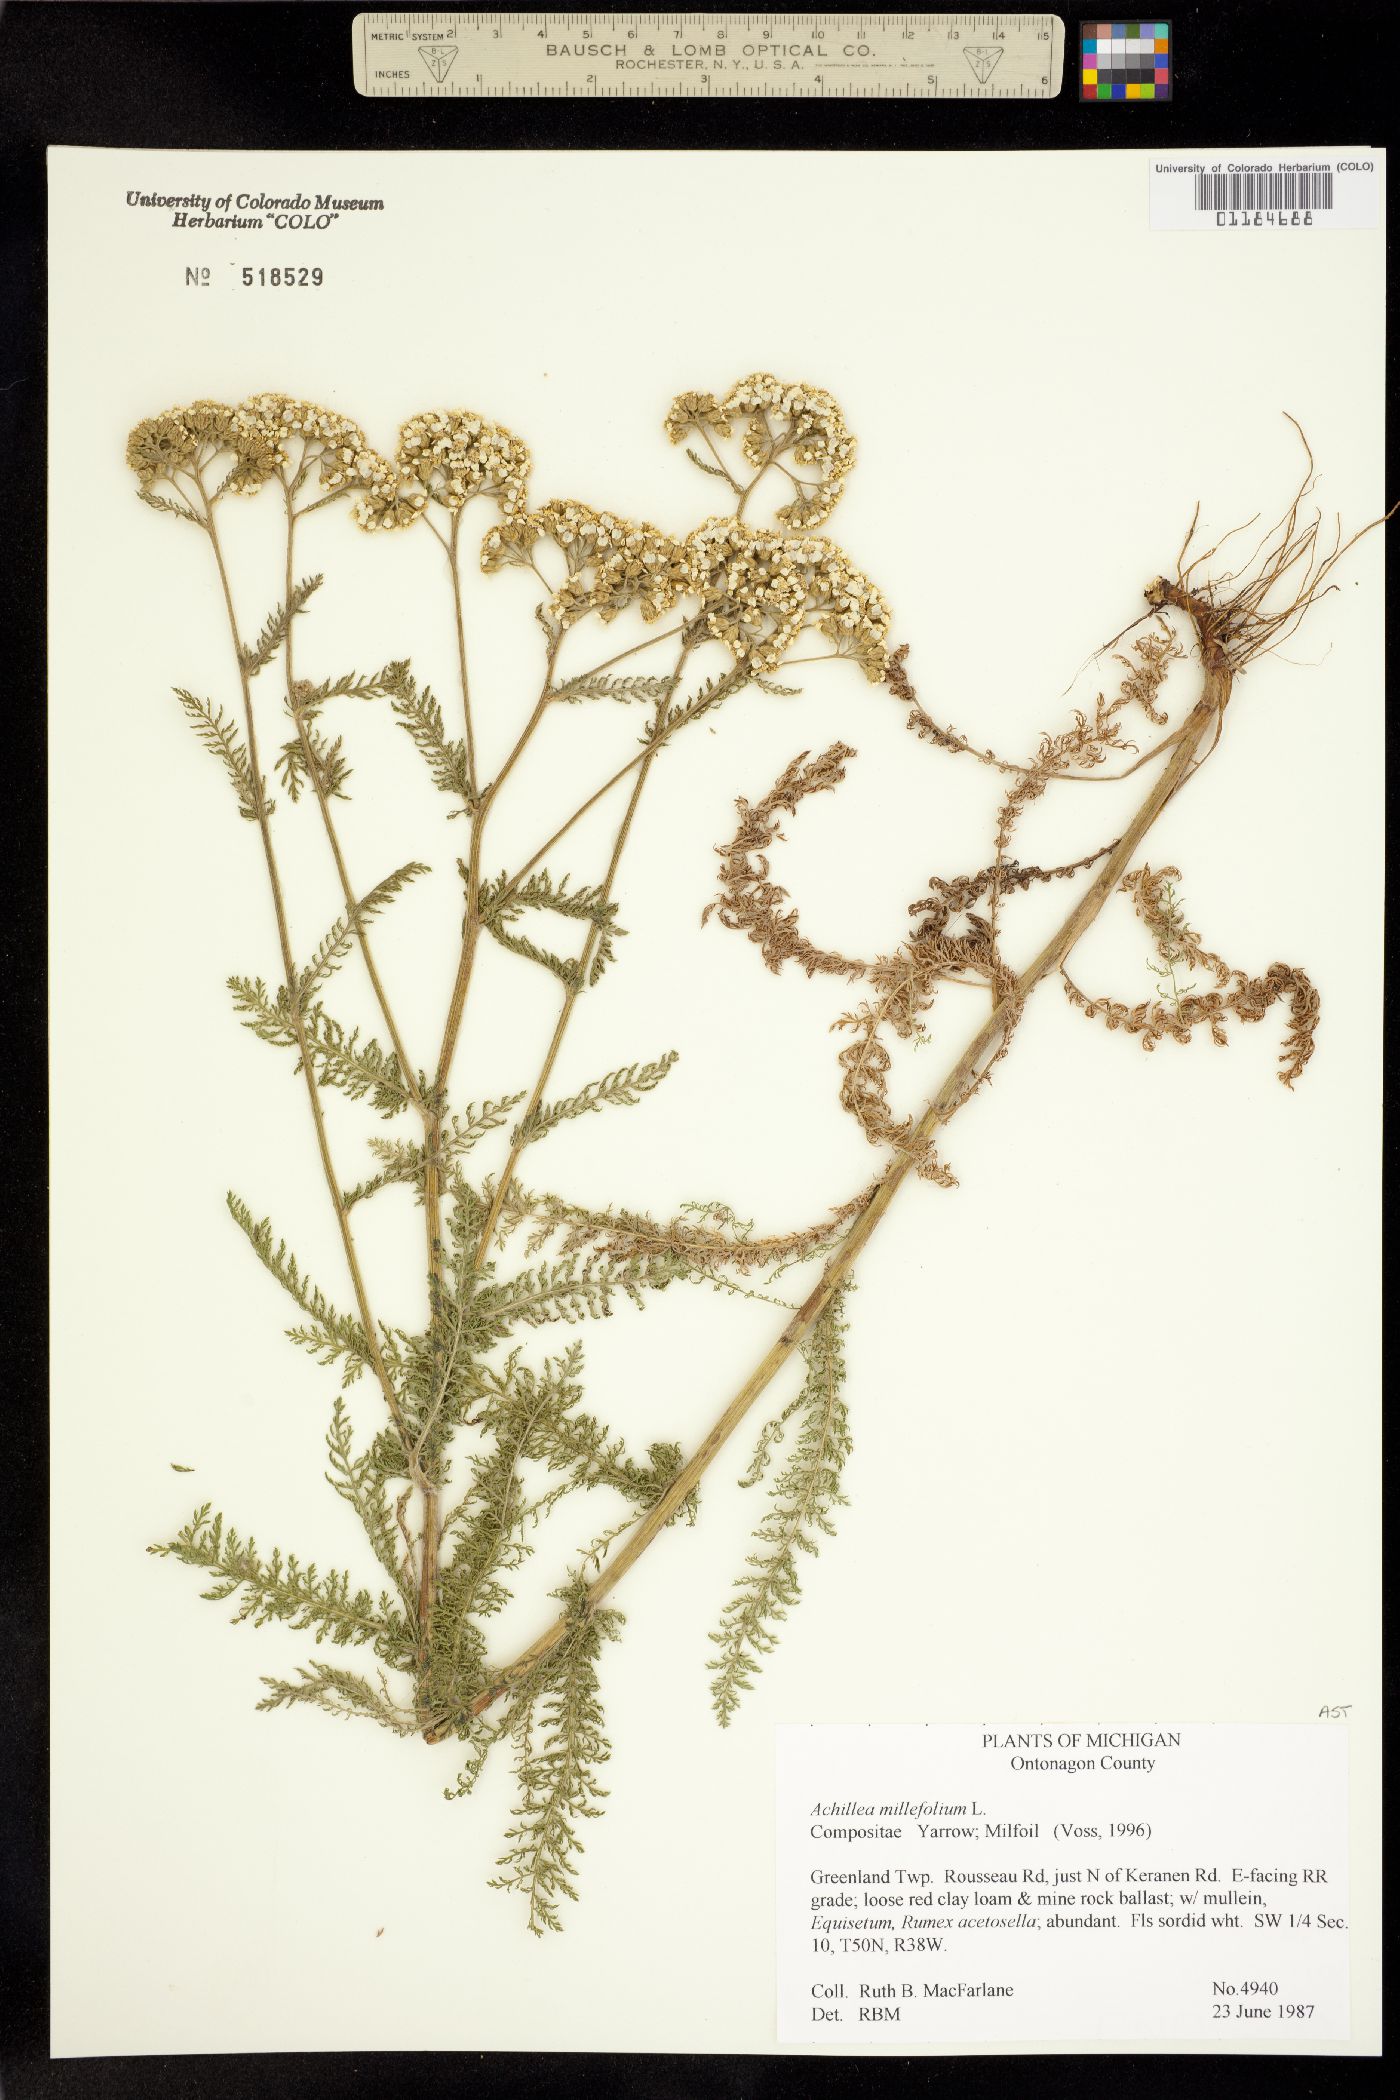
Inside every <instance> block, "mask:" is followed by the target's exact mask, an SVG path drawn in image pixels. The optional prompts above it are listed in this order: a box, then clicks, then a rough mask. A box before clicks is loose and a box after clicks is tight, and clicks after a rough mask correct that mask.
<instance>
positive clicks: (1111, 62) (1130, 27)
mask: <svg viewBox="0 0 1400 2100" xmlns="http://www.w3.org/2000/svg"><path fill="white" fill-rule="evenodd" d="M1079 47H1080V48H1079V61H1080V63H1079V99H1080V101H1081V102H1169V101H1170V100H1171V92H1172V25H1171V23H1170V22H1081V23H1080V25H1079Z"/></svg>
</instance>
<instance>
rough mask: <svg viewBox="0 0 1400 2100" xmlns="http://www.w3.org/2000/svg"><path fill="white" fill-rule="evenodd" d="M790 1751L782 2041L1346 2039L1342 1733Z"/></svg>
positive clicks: (1228, 2042)
mask: <svg viewBox="0 0 1400 2100" xmlns="http://www.w3.org/2000/svg"><path fill="white" fill-rule="evenodd" d="M777 1738H778V1750H777V1757H778V1768H777V1848H778V1849H777V1877H778V1879H777V1962H778V2039H779V2041H780V2042H784V2043H792V2042H806V2043H813V2044H817V2045H820V2046H824V2047H826V2048H830V2049H836V2050H838V2051H842V2052H845V2053H849V2052H850V2051H851V2050H853V2049H861V2048H877V2047H880V2046H882V2045H885V2046H889V2047H894V2048H898V2049H909V2048H919V2049H928V2048H934V2049H936V2048H938V2047H939V2046H940V2045H943V2044H947V2045H948V2046H949V2047H950V2048H958V2047H965V2046H967V2045H969V2044H978V2043H985V2042H1017V2043H1021V2042H1039V2041H1046V2042H1050V2041H1076V2042H1112V2041H1133V2042H1137V2041H1144V2042H1145V2041H1192V2040H1200V2041H1205V2042H1209V2043H1210V2045H1211V2047H1212V2048H1213V2049H1217V2050H1222V2051H1223V2050H1232V2049H1246V2050H1260V2049H1264V2050H1277V2051H1286V2052H1288V2053H1290V2054H1299V2053H1306V2052H1307V2051H1308V2050H1309V2049H1310V2048H1311V2047H1312V2046H1314V2045H1315V2044H1318V2043H1325V2042H1334V2041H1343V2040H1345V2039H1346V2038H1347V2037H1348V2035H1349V2032H1350V2008H1349V1986H1350V1971H1349V1961H1348V1937H1347V1936H1348V1880H1347V1735H1346V1730H1345V1728H1344V1727H1341V1726H1337V1725H1335V1724H1332V1725H1328V1724H1316V1725H1293V1724H1290V1723H1284V1724H1278V1725H1249V1724H1233V1723H1231V1724H1220V1725H1211V1724H1199V1725H1190V1726H1187V1725H1181V1726H1174V1725H1163V1726H1145V1725H1138V1726H1115V1725H1111V1724H1109V1723H1106V1722H1105V1723H1100V1724H1093V1723H1082V1724H1076V1725H1069V1724H1065V1723H1055V1724H1053V1725H1049V1726H1040V1725H1037V1726H1026V1727H1006V1726H1000V1727H991V1726H987V1727H962V1726H958V1727H951V1726H949V1727H942V1726H940V1727H914V1726H901V1727H875V1726H870V1727H860V1726H839V1727H805V1728H804V1727H796V1726H794V1727H782V1728H779V1729H778V1731H777Z"/></svg>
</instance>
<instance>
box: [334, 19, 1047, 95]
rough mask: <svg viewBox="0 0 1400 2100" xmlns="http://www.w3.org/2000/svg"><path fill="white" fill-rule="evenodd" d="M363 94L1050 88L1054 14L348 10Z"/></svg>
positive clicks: (1027, 91) (1003, 91)
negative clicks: (357, 12)
mask: <svg viewBox="0 0 1400 2100" xmlns="http://www.w3.org/2000/svg"><path fill="white" fill-rule="evenodd" d="M352 36H353V46H352V49H353V55H354V68H355V86H356V88H357V89H358V90H359V92H360V93H361V94H362V95H390V96H420V95H429V96H439V95H451V96H462V95H465V96H488V95H503V96H510V97H512V98H516V99H519V98H521V97H528V96H550V97H553V96H571V97H579V98H587V99H593V98H595V97H599V96H614V95H621V96H628V97H646V98H650V97H652V96H656V95H665V96H670V97H675V96H702V97H705V98H724V97H737V96H757V97H764V98H773V99H777V98H782V97H793V96H801V97H804V98H815V99H817V100H837V99H839V100H843V101H849V100H867V101H868V100H879V101H889V100H892V99H900V100H904V99H918V98H922V99H924V100H929V101H959V102H964V101H981V100H986V101H1048V100H1049V99H1050V98H1051V97H1052V96H1054V95H1058V93H1059V92H1060V80H1061V75H1062V72H1063V68H1064V48H1065V30H1064V23H1063V22H1062V21H1061V20H1060V17H1059V16H1058V15H1050V14H1044V15H1041V14H1035V15H1030V14H1025V15H1023V14H966V15H924V14H910V15H875V14H845V15H788V14H770V15H765V14H745V15H726V14H676V15H659V14H635V15H634V14H616V15H610V14H560V15H534V14H528V15H514V14H460V13H455V12H453V13H449V12H447V11H443V12H430V13H404V14H399V13H392V14H391V13H385V14H379V13H375V14H362V15H356V17H355V20H354V24H353V28H352Z"/></svg>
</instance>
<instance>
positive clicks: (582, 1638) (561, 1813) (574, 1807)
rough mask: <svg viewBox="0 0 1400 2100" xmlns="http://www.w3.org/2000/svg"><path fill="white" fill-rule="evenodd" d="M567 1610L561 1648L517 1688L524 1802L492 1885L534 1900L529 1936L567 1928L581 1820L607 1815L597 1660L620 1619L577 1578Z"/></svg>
mask: <svg viewBox="0 0 1400 2100" xmlns="http://www.w3.org/2000/svg"><path fill="white" fill-rule="evenodd" d="M554 1595H555V1596H557V1597H558V1598H559V1599H560V1600H561V1601H562V1603H563V1604H564V1607H565V1610H566V1611H567V1612H568V1614H569V1620H570V1623H569V1630H568V1632H567V1634H566V1635H565V1637H564V1639H563V1640H562V1641H561V1642H560V1644H559V1646H558V1648H557V1649H556V1650H555V1651H554V1653H553V1654H552V1655H551V1656H550V1657H549V1658H548V1660H547V1662H546V1663H545V1664H544V1665H543V1666H542V1667H541V1668H540V1669H538V1670H537V1671H536V1672H535V1673H534V1674H533V1675H532V1676H531V1677H530V1678H529V1679H528V1680H527V1681H526V1684H525V1685H524V1686H523V1687H522V1688H521V1690H520V1691H519V1692H517V1694H516V1697H515V1700H514V1702H513V1704H512V1710H511V1720H510V1733H511V1736H512V1737H513V1739H514V1742H515V1746H516V1767H515V1770H516V1779H517V1783H518V1785H519V1789H520V1794H519V1806H518V1808H517V1811H516V1816H515V1820H514V1822H513V1823H512V1824H511V1826H510V1828H509V1829H508V1830H507V1832H506V1850H505V1851H504V1853H503V1854H502V1855H501V1858H500V1860H499V1861H498V1863H497V1864H498V1865H499V1866H500V1868H501V1872H500V1874H499V1875H497V1876H495V1877H494V1878H493V1880H492V1883H491V1886H492V1887H493V1888H499V1889H515V1890H518V1891H519V1893H520V1894H521V1895H523V1896H524V1897H525V1899H526V1901H527V1903H528V1904H529V1925H530V1930H531V1932H533V1933H535V1934H536V1935H537V1936H539V1937H542V1936H543V1935H544V1934H545V1933H546V1932H560V1931H562V1930H563V1926H562V1922H561V1920H560V1915H559V1907H560V1902H561V1900H562V1899H564V1898H567V1899H568V1900H569V1901H570V1902H577V1900H578V1891H577V1890H576V1888H575V1887H574V1881H575V1878H576V1876H577V1873H578V1857H579V1854H580V1853H581V1852H582V1850H583V1840H582V1838H581V1837H580V1835H579V1830H578V1826H579V1824H580V1823H581V1822H583V1821H584V1820H585V1819H587V1818H591V1817H595V1816H600V1815H601V1814H602V1813H603V1810H602V1806H601V1804H602V1802H603V1801H604V1800H606V1798H607V1789H606V1787H603V1786H601V1785H600V1784H599V1782H598V1777H597V1774H598V1770H599V1767H600V1766H602V1765H604V1764H606V1762H607V1760H608V1758H609V1756H610V1755H611V1750H610V1747H609V1744H608V1741H607V1737H606V1735H605V1734H604V1726H603V1708H602V1702H601V1699H600V1697H599V1692H598V1660H599V1657H600V1655H601V1654H602V1650H603V1644H604V1642H606V1641H611V1640H616V1639H617V1638H618V1635H619V1632H620V1630H621V1626H622V1615H621V1613H620V1612H616V1611H605V1610H598V1611H591V1610H590V1609H589V1607H588V1601H587V1599H588V1593H587V1590H586V1588H585V1586H584V1584H583V1582H582V1581H581V1580H575V1581H574V1582H572V1583H569V1584H566V1585H565V1586H564V1588H562V1589H560V1590H556V1591H555V1592H554Z"/></svg>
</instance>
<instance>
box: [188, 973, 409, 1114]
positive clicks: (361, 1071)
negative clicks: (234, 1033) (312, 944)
mask: <svg viewBox="0 0 1400 2100" xmlns="http://www.w3.org/2000/svg"><path fill="white" fill-rule="evenodd" d="M228 988H229V990H230V992H231V993H232V994H233V1003H234V1007H235V1009H236V1010H237V1012H238V1013H239V1015H240V1016H241V1017H242V1021H243V1026H244V1027H245V1028H247V1029H250V1030H251V1032H252V1033H253V1034H254V1035H255V1036H257V1037H258V1039H259V1041H261V1042H264V1043H271V1044H272V1045H273V1047H274V1049H277V1050H296V1051H298V1052H299V1051H300V1049H301V1044H302V1040H303V1039H304V1040H305V1043H306V1048H307V1053H308V1055H309V1057H310V1059H311V1069H312V1071H313V1072H314V1073H315V1075H316V1080H317V1084H318V1085H320V1086H333V1087H338V1088H339V1089H340V1090H341V1092H342V1093H346V1094H348V1095H349V1096H350V1099H351V1100H352V1101H363V1100H364V1098H365V1096H366V1095H367V1094H368V1095H369V1096H370V1097H371V1099H372V1101H373V1105H374V1107H375V1108H376V1109H377V1110H378V1112H379V1114H380V1115H381V1116H385V1117H389V1116H396V1115H398V1114H399V1113H400V1111H401V1110H402V1109H405V1108H407V1107H408V1105H409V1103H410V1102H411V1101H412V1099H413V1093H412V1090H411V1088H410V1087H409V1084H408V1082H407V1080H406V1079H405V1078H404V1074H403V1068H402V1066H401V1065H400V1064H399V1060H398V1057H397V1056H396V1055H395V1053H394V1052H392V1051H386V1050H383V1049H381V1047H380V1045H379V1044H378V1043H377V1042H375V1040H374V1039H373V1037H371V1038H370V1039H369V1040H368V1041H366V1042H361V1040H360V1031H359V1029H358V1028H352V1029H349V1030H347V1029H346V1028H345V1027H344V1026H343V1025H342V1023H341V1022H339V1021H337V1020H335V1019H334V1018H333V1016H332V1015H330V1014H328V1013H327V1012H326V1010H325V1007H324V1006H322V1005H321V1004H320V1003H319V1001H318V1002H317V1004H316V1005H314V1006H312V1007H309V1008H308V1009H307V1011H306V1012H305V1013H304V1014H301V1015H297V1014H295V1013H294V1012H293V1008H292V1002H291V997H290V994H289V993H288V991H287V989H286V986H285V985H279V986H278V988H277V990H276V992H269V990H268V988H267V986H266V985H265V984H264V982H263V980H262V978H261V977H230V979H229V981H228ZM298 1021H299V1022H300V1027H301V1033H300V1035H298V1032H297V1024H298ZM296 1069H297V1070H298V1071H300V1070H301V1061H300V1057H298V1061H297V1067H296ZM371 1142H373V1141H372V1140H371Z"/></svg>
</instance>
